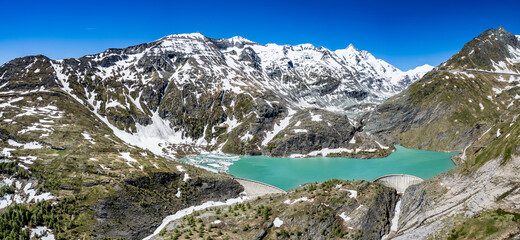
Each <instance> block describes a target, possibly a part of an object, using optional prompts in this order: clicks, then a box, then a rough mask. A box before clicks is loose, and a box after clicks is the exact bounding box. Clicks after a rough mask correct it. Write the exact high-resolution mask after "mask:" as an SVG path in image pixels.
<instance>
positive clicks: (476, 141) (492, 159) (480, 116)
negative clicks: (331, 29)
mask: <svg viewBox="0 0 520 240" xmlns="http://www.w3.org/2000/svg"><path fill="white" fill-rule="evenodd" d="M519 40H520V36H515V35H513V34H511V33H509V32H507V31H506V30H505V29H504V28H502V27H500V28H497V29H490V30H487V31H485V32H483V33H482V34H481V35H479V36H478V37H476V38H474V39H473V40H471V41H470V42H468V43H467V44H465V45H464V47H463V48H462V49H461V51H460V52H459V53H457V54H455V55H454V56H453V57H451V58H450V59H449V60H448V61H446V62H445V63H442V64H441V65H439V66H438V67H436V68H434V69H433V70H432V71H430V72H429V73H428V74H426V75H425V76H424V77H423V78H422V79H420V80H419V81H417V82H415V83H413V84H412V85H411V86H410V87H409V88H408V89H407V90H405V91H403V92H401V93H400V94H397V95H396V96H394V97H392V98H390V99H389V100H387V101H386V102H385V103H383V104H381V105H379V106H378V107H377V108H376V109H375V110H374V111H373V112H371V113H369V114H367V115H366V116H365V120H364V122H365V130H366V131H368V132H371V133H373V134H376V135H378V136H379V137H381V138H384V139H387V141H390V142H393V143H396V144H402V145H403V146H405V147H411V148H420V149H430V150H441V151H460V152H461V154H459V155H458V156H457V157H456V158H454V160H455V161H456V162H457V165H458V166H457V167H455V168H454V169H452V170H450V171H449V172H447V173H444V174H441V175H439V176H436V177H434V178H432V179H429V180H427V181H425V182H423V183H421V184H418V185H415V186H412V187H410V188H409V189H408V190H407V191H406V192H405V193H404V195H403V197H402V204H401V209H402V210H401V214H400V218H399V227H398V231H397V232H396V233H395V234H394V235H392V237H393V238H395V239H517V238H518V237H520V214H519V213H520V209H519V208H518V204H516V203H518V201H519V197H520V192H519V188H518V181H519V180H518V177H517V172H518V168H519V166H520V165H519V159H520V132H519V129H520V127H519V125H518V123H517V118H518V116H519V115H520V108H519V105H518V99H520V97H519V95H520V84H519V82H520V71H519V66H520V55H519V54H518V52H519V50H520V41H519Z"/></svg>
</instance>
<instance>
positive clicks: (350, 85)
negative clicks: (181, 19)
mask: <svg viewBox="0 0 520 240" xmlns="http://www.w3.org/2000/svg"><path fill="white" fill-rule="evenodd" d="M37 66H38V67H37ZM427 70H429V67H428V66H423V67H420V68H418V69H415V70H411V71H409V72H401V71H400V70H398V69H396V68H395V67H393V66H391V65H389V64H388V63H386V62H384V61H382V60H379V59H375V58H374V57H373V56H372V55H371V54H369V53H368V52H366V51H359V50H357V49H355V48H354V47H353V46H349V47H348V48H347V49H344V50H337V51H334V52H333V51H330V50H328V49H325V48H323V47H321V48H316V47H314V46H312V45H310V44H301V45H296V46H289V45H284V46H279V45H276V44H267V45H260V44H257V43H254V42H251V41H249V40H246V39H244V38H240V37H234V38H231V39H211V38H207V37H205V36H203V35H201V34H198V33H195V34H177V35H170V36H166V37H164V38H161V39H159V40H157V41H155V42H151V43H145V44H140V45H137V46H133V47H128V48H124V49H108V50H106V51H105V52H103V53H100V54H96V55H88V56H84V57H81V58H77V59H64V60H58V61H56V60H51V59H48V58H46V57H43V56H34V57H26V58H21V59H16V60H13V61H11V62H9V63H6V64H4V65H3V66H2V67H0V72H1V73H0V91H13V90H14V86H16V88H20V84H15V82H17V81H20V79H24V78H26V77H27V76H40V78H39V80H37V81H36V80H35V81H34V85H24V89H25V88H27V89H32V88H34V87H37V86H40V87H43V88H51V87H58V88H61V89H62V90H63V91H65V92H66V93H67V94H69V95H71V96H72V97H73V98H74V99H76V100H77V101H78V102H79V103H81V104H83V105H84V106H86V107H87V108H89V109H90V110H91V111H92V112H93V113H94V114H95V115H96V116H97V117H99V118H100V119H102V121H103V122H104V123H105V124H107V125H108V126H110V127H111V128H112V129H113V131H114V132H115V134H116V135H117V136H118V137H119V138H121V139H123V140H124V141H126V142H127V143H130V144H132V145H135V146H141V147H144V148H147V149H150V150H152V151H153V152H155V153H156V154H167V155H169V156H183V155H185V154H189V153H198V152H206V151H222V152H226V153H234V154H242V155H244V154H245V155H256V154H266V155H272V156H288V155H291V154H301V155H305V154H307V153H309V152H313V151H319V150H321V149H324V148H327V149H339V150H337V152H338V153H342V154H344V155H345V154H346V155H362V154H357V153H359V152H369V153H370V152H371V153H375V155H379V156H381V155H385V154H387V152H386V151H384V150H385V149H381V148H380V147H378V146H379V144H376V143H375V141H374V140H373V139H372V138H371V137H370V136H365V134H364V133H361V132H360V131H359V128H356V127H353V128H351V130H349V131H350V132H345V133H344V134H342V136H343V137H342V139H335V137H334V136H330V134H328V133H329V132H337V130H335V128H336V127H335V126H334V125H331V124H330V123H329V124H328V125H327V124H325V125H324V128H314V129H302V128H301V127H298V126H296V125H299V124H297V123H298V122H297V121H294V120H292V119H293V118H292V116H293V115H294V114H296V113H298V114H296V115H302V114H305V112H308V113H307V114H309V113H310V114H311V115H313V114H314V113H312V112H313V111H323V110H324V111H326V113H327V114H322V115H320V116H330V118H327V119H321V117H316V118H314V120H312V121H315V122H320V121H328V120H330V121H331V122H332V119H342V120H340V121H343V122H344V124H348V125H352V126H356V125H359V124H357V123H355V122H353V121H352V120H351V119H348V117H346V116H345V115H344V114H342V113H341V114H338V113H337V112H338V111H341V112H344V111H346V110H348V109H352V108H355V109H359V108H365V107H367V106H373V105H374V104H376V103H378V102H381V101H383V100H384V99H386V98H387V97H389V96H391V95H392V94H395V93H397V92H399V91H401V90H402V89H403V88H405V87H406V86H407V85H408V84H410V83H411V82H413V81H415V80H416V79H417V78H419V77H420V76H421V75H423V74H424V73H425V72H426V71H427ZM17 90H19V89H17ZM313 109H314V110H313ZM320 109H321V110H320ZM335 115H337V116H335ZM324 118H325V117H324ZM316 119H319V120H316ZM289 125H291V126H295V129H294V131H285V132H284V131H282V130H284V129H287V127H288V126H289ZM356 129H358V130H356ZM356 131H357V132H359V133H358V135H359V136H360V140H359V141H357V144H355V145H353V144H350V145H349V144H348V142H349V141H350V142H353V141H351V140H352V138H353V137H354V135H356ZM280 133H282V134H280ZM343 138H344V139H343ZM362 139H365V140H366V141H361V140H362ZM271 140H276V141H275V142H271ZM302 142H308V144H307V145H310V146H312V147H311V148H298V147H296V146H295V144H298V143H302ZM345 149H346V150H345ZM366 150H370V151H366ZM354 152H355V153H354ZM369 155H370V154H369Z"/></svg>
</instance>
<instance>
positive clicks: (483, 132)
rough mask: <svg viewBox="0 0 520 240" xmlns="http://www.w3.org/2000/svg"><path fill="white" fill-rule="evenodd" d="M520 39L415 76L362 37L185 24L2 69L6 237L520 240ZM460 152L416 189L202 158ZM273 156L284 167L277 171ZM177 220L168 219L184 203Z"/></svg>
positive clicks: (499, 33)
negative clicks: (316, 179)
mask: <svg viewBox="0 0 520 240" xmlns="http://www.w3.org/2000/svg"><path fill="white" fill-rule="evenodd" d="M519 95H520V36H515V35H513V34H511V33H509V32H507V31H506V30H505V29H503V28H502V27H500V28H498V29H490V30H487V31H485V32H484V33H482V34H481V35H479V36H478V37H476V38H474V39H473V40H471V41H470V42H468V43H466V45H464V47H463V48H462V50H460V52H458V53H457V54H455V55H453V56H452V57H451V58H450V59H448V60H447V61H446V62H444V63H442V64H441V65H439V66H437V67H435V68H434V67H432V66H428V65H424V66H420V67H417V68H415V69H412V70H409V71H406V72H403V71H401V70H399V69H397V68H395V67H393V66H392V65H390V64H388V63H386V62H385V61H383V60H380V59H376V58H375V57H374V56H372V55H371V54H370V53H369V52H367V51H363V50H358V49H356V48H355V47H354V46H352V45H350V46H348V47H347V48H346V49H340V50H335V51H331V50H329V49H326V48H323V47H319V48H317V47H315V46H313V45H310V44H302V45H296V46H290V45H276V44H267V45H261V44H258V43H255V42H252V41H249V40H247V39H244V38H241V37H233V38H230V39H212V38H208V37H205V36H203V35H202V34H199V33H193V34H176V35H170V36H166V37H164V38H161V39H159V40H157V41H154V42H150V43H144V44H140V45H136V46H132V47H128V48H124V49H108V50H106V51H104V52H102V53H99V54H94V55H87V56H84V57H81V58H73V59H64V60H52V59H49V58H47V57H45V56H41V55H38V56H28V57H23V58H17V59H14V60H12V61H10V62H8V63H6V64H4V65H2V66H1V67H0V109H1V112H0V139H1V141H0V149H1V156H2V159H1V160H0V177H1V180H0V238H2V239H32V238H38V239H40V238H45V239H143V238H146V239H381V238H385V239H392V238H395V239H511V238H513V239H520V205H519V203H520V177H519V176H518V174H517V173H518V172H519V171H520V143H519V141H520V138H519V137H520V136H519V135H520V127H519V125H518V123H517V122H516V121H517V118H518V116H519V115H520V107H519V105H518V101H520V100H519V99H520V96H519ZM394 145H402V146H404V147H407V148H415V149H426V150H434V151H449V152H456V151H459V152H460V153H459V154H457V155H456V156H455V157H453V160H454V162H455V163H456V164H457V166H456V167H455V168H453V169H452V170H450V171H448V172H446V173H443V174H440V175H438V176H436V177H433V178H431V179H428V180H426V181H424V182H421V183H419V184H415V185H412V186H410V187H408V188H407V189H406V191H404V192H403V193H401V192H399V193H398V192H397V191H396V189H394V188H391V187H388V186H385V185H383V184H381V183H377V182H367V181H362V180H360V181H346V180H337V179H333V180H329V181H326V182H322V183H312V184H307V185H304V186H302V187H300V188H296V189H293V190H290V191H288V192H286V193H285V192H283V193H277V194H269V195H263V196H258V197H256V196H255V197H253V196H248V195H247V194H246V195H244V194H243V192H244V191H245V192H248V189H247V188H248V185H247V184H245V183H244V182H242V181H241V180H239V179H235V178H233V176H231V175H229V174H226V173H213V172H210V171H207V170H204V169H202V168H199V167H196V166H192V165H189V164H185V163H183V162H180V161H176V160H175V159H179V158H183V157H185V156H188V155H194V154H208V153H217V154H233V155H241V156H251V155H265V156H269V157H310V156H324V157H325V156H328V157H349V158H360V159H361V158H380V157H385V156H388V155H389V154H390V153H392V152H393V151H395V149H396V148H395V147H394ZM274 167H276V166H274ZM172 214H173V215H172Z"/></svg>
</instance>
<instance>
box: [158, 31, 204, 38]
mask: <svg viewBox="0 0 520 240" xmlns="http://www.w3.org/2000/svg"><path fill="white" fill-rule="evenodd" d="M170 38H190V39H205V38H206V36H204V35H202V34H201V33H200V32H195V33H179V34H172V35H168V36H166V37H163V38H161V39H170Z"/></svg>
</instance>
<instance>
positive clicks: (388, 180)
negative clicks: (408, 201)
mask: <svg viewBox="0 0 520 240" xmlns="http://www.w3.org/2000/svg"><path fill="white" fill-rule="evenodd" d="M422 181H424V180H423V179H422V178H420V177H416V176H412V175H407V174H390V175H384V176H381V177H378V178H376V179H374V181H373V182H378V183H381V184H383V185H385V186H387V187H393V188H395V189H396V190H397V192H398V193H404V191H405V190H406V189H407V188H408V187H409V186H411V185H414V184H418V183H420V182H422Z"/></svg>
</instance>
